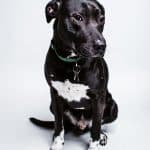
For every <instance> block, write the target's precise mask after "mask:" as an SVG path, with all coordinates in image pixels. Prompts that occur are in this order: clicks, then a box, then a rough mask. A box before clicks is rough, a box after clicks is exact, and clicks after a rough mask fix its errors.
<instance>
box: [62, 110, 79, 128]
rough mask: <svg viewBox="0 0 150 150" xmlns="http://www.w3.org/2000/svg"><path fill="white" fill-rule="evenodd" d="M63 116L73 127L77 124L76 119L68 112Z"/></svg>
mask: <svg viewBox="0 0 150 150" xmlns="http://www.w3.org/2000/svg"><path fill="white" fill-rule="evenodd" d="M65 114H66V116H67V117H68V118H69V119H70V121H71V123H72V124H73V125H76V124H77V122H78V121H77V119H76V118H75V117H74V116H73V115H72V114H71V112H70V111H67V112H65Z"/></svg>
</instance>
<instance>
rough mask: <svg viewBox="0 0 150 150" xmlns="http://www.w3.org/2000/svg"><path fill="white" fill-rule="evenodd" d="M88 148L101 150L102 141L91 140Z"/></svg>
mask: <svg viewBox="0 0 150 150" xmlns="http://www.w3.org/2000/svg"><path fill="white" fill-rule="evenodd" d="M88 150H100V143H99V141H94V142H93V141H92V140H91V141H90V144H89V148H88Z"/></svg>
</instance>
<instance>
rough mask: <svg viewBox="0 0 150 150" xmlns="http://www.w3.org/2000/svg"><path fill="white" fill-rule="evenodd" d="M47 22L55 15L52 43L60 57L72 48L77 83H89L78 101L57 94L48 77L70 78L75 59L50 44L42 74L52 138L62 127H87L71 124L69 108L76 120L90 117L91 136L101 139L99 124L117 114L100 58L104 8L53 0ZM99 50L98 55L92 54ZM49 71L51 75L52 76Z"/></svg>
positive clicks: (86, 1)
mask: <svg viewBox="0 0 150 150" xmlns="http://www.w3.org/2000/svg"><path fill="white" fill-rule="evenodd" d="M46 18H47V22H50V21H51V20H52V19H53V18H55V19H56V20H55V23H54V36H53V39H52V43H53V45H54V46H55V48H56V50H57V52H58V53H59V55H61V56H62V57H67V56H68V55H70V53H71V51H74V53H76V55H77V56H78V57H81V60H80V61H79V62H78V65H80V67H81V71H80V74H79V79H80V81H79V82H78V83H81V84H84V85H88V86H89V87H90V89H89V90H88V96H89V97H90V100H88V101H86V99H81V101H80V102H76V101H73V102H68V101H67V100H66V99H64V98H63V97H60V96H59V95H58V93H57V91H56V90H55V89H54V88H53V87H52V84H51V81H52V80H53V81H62V82H64V81H65V80H66V79H68V80H69V81H70V82H72V83H76V82H77V81H74V79H73V76H74V74H73V71H72V70H73V67H74V66H75V63H66V62H63V61H61V60H60V59H59V58H58V56H57V55H56V53H55V52H54V50H53V49H52V48H51V47H50V49H49V51H48V54H47V57H46V62H45V77H46V80H47V83H48V85H49V86H50V91H51V98H52V101H51V107H50V109H51V112H52V113H53V114H54V116H55V134H54V138H55V137H56V136H58V135H59V134H60V132H61V131H62V129H63V127H64V128H65V130H66V131H68V130H73V131H75V132H76V133H84V132H86V131H88V130H89V128H88V127H87V128H85V129H84V130H80V129H79V128H78V126H74V125H73V124H72V123H71V122H70V121H69V118H68V117H67V116H66V115H65V114H64V112H65V111H68V110H69V111H70V112H71V113H72V114H73V115H74V116H75V117H76V119H77V120H79V121H80V119H81V116H84V118H85V119H87V120H92V122H93V123H92V127H91V129H90V130H91V138H92V140H93V141H97V140H99V139H100V133H101V125H102V124H104V123H110V122H112V121H114V120H115V119H116V118H117V114H118V107H117V104H116V102H115V101H114V100H113V98H112V96H111V94H110V93H109V92H108V89H107V84H108V69H107V65H106V62H105V60H104V59H103V56H104V53H105V49H106V41H105V39H104V37H103V34H102V32H103V29H104V23H105V11H104V8H103V6H102V5H101V4H99V3H98V2H97V1H96V0H60V1H59V0H52V1H51V2H49V3H48V5H47V6H46ZM96 41H98V42H96ZM97 54H99V55H98V56H99V57H96V58H95V57H94V56H95V55H97ZM51 74H53V75H54V76H53V77H52V76H51ZM76 107H85V109H84V110H76V109H75V108H76ZM31 121H32V122H33V123H35V124H37V125H39V126H43V127H47V128H54V122H47V121H46V122H45V121H40V120H37V119H34V118H32V119H31Z"/></svg>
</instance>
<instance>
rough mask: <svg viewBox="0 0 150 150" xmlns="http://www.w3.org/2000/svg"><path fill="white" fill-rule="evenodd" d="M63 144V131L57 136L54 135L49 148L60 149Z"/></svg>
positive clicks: (51, 149)
mask: <svg viewBox="0 0 150 150" xmlns="http://www.w3.org/2000/svg"><path fill="white" fill-rule="evenodd" d="M63 146H64V131H62V132H61V133H60V135H59V136H57V137H55V139H54V141H53V143H52V146H51V148H50V150H62V149H63Z"/></svg>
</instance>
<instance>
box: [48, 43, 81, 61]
mask: <svg viewBox="0 0 150 150" xmlns="http://www.w3.org/2000/svg"><path fill="white" fill-rule="evenodd" d="M51 48H52V49H53V50H54V52H55V54H56V56H57V57H58V58H59V59H60V60H61V61H64V62H67V63H72V62H78V61H79V60H80V59H81V58H79V57H78V58H65V57H62V56H60V55H59V54H58V52H57V50H56V48H55V46H54V44H51Z"/></svg>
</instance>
